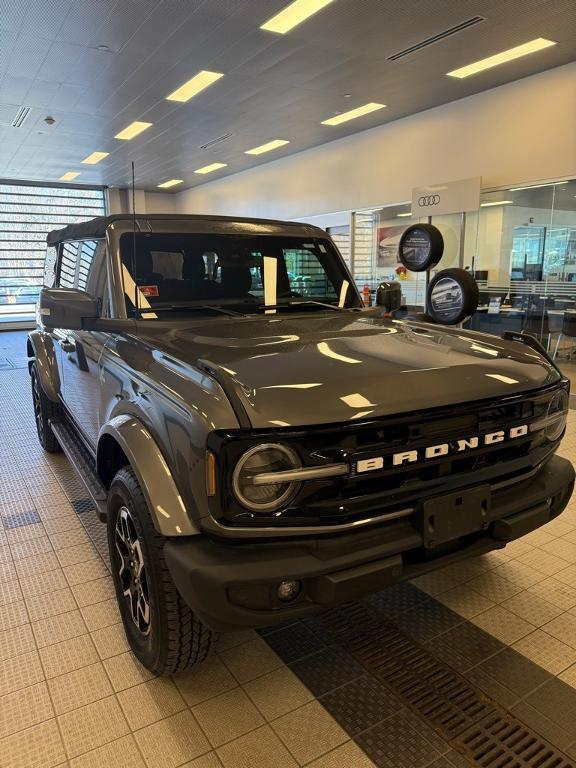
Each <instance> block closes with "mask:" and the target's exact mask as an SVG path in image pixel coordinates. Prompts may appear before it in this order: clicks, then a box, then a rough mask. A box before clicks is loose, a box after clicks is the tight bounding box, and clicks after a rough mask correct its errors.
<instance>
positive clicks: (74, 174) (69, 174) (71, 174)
mask: <svg viewBox="0 0 576 768" xmlns="http://www.w3.org/2000/svg"><path fill="white" fill-rule="evenodd" d="M78 176H80V171H66V173H65V174H64V175H63V176H60V181H73V180H74V179H75V178H77V177H78Z"/></svg>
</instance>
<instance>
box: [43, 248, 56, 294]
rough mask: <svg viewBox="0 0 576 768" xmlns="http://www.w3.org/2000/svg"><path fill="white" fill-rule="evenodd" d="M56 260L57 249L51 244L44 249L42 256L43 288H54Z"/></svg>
mask: <svg viewBox="0 0 576 768" xmlns="http://www.w3.org/2000/svg"><path fill="white" fill-rule="evenodd" d="M57 261H58V251H57V250H56V248H55V247H54V246H53V245H49V246H48V248H47V249H46V256H45V258H44V280H43V285H44V287H45V288H54V286H55V284H56V262H57Z"/></svg>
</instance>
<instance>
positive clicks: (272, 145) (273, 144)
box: [244, 139, 290, 155]
mask: <svg viewBox="0 0 576 768" xmlns="http://www.w3.org/2000/svg"><path fill="white" fill-rule="evenodd" d="M286 144H290V142H289V141H286V140H285V139H274V140H273V141H269V142H268V143H267V144H261V145H260V146H259V147H254V149H248V150H247V151H246V152H245V153H244V154H245V155H263V154H264V152H271V151H272V150H273V149H279V148H280V147H284V146H286Z"/></svg>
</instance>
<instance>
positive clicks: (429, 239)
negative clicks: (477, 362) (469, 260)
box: [398, 221, 479, 325]
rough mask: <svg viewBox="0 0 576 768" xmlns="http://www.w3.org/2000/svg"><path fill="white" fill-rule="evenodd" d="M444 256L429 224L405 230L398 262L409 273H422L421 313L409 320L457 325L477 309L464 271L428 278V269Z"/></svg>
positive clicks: (475, 288)
mask: <svg viewBox="0 0 576 768" xmlns="http://www.w3.org/2000/svg"><path fill="white" fill-rule="evenodd" d="M443 254H444V238H443V237H442V233H441V232H440V230H439V229H438V228H437V227H435V226H434V225H433V224H432V223H431V222H430V221H428V223H427V224H413V225H411V226H410V227H408V228H407V229H406V230H405V231H404V233H403V234H402V237H401V238H400V243H399V245H398V256H399V259H400V261H401V263H402V264H403V265H404V266H405V267H406V269H408V270H410V271H411V272H425V273H426V304H425V308H424V309H425V311H424V313H419V315H418V316H417V317H415V318H413V319H418V320H422V321H424V322H431V323H438V324H440V325H458V324H459V323H462V322H463V321H464V320H466V318H468V317H470V315H472V314H474V312H475V311H476V309H477V308H478V298H479V292H478V285H477V283H476V280H475V279H474V277H473V276H472V275H471V274H470V273H469V272H467V271H466V270H465V269H461V268H459V267H452V268H450V269H443V270H441V271H440V272H438V273H437V274H436V275H434V277H433V278H430V270H431V269H433V268H434V267H435V266H436V265H437V264H439V263H440V260H441V259H442V256H443Z"/></svg>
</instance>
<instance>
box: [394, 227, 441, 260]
mask: <svg viewBox="0 0 576 768" xmlns="http://www.w3.org/2000/svg"><path fill="white" fill-rule="evenodd" d="M443 253H444V238H443V237H442V232H440V230H439V229H437V228H436V227H434V226H433V225H432V224H413V225H412V226H411V227H408V229H406V230H405V231H404V232H403V233H402V237H401V238H400V243H399V246H398V256H399V257H400V261H401V262H402V264H404V266H405V267H406V269H410V270H411V271H412V272H425V271H426V270H427V269H431V268H432V267H435V266H436V264H438V262H439V261H440V259H441V258H442V254H443Z"/></svg>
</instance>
